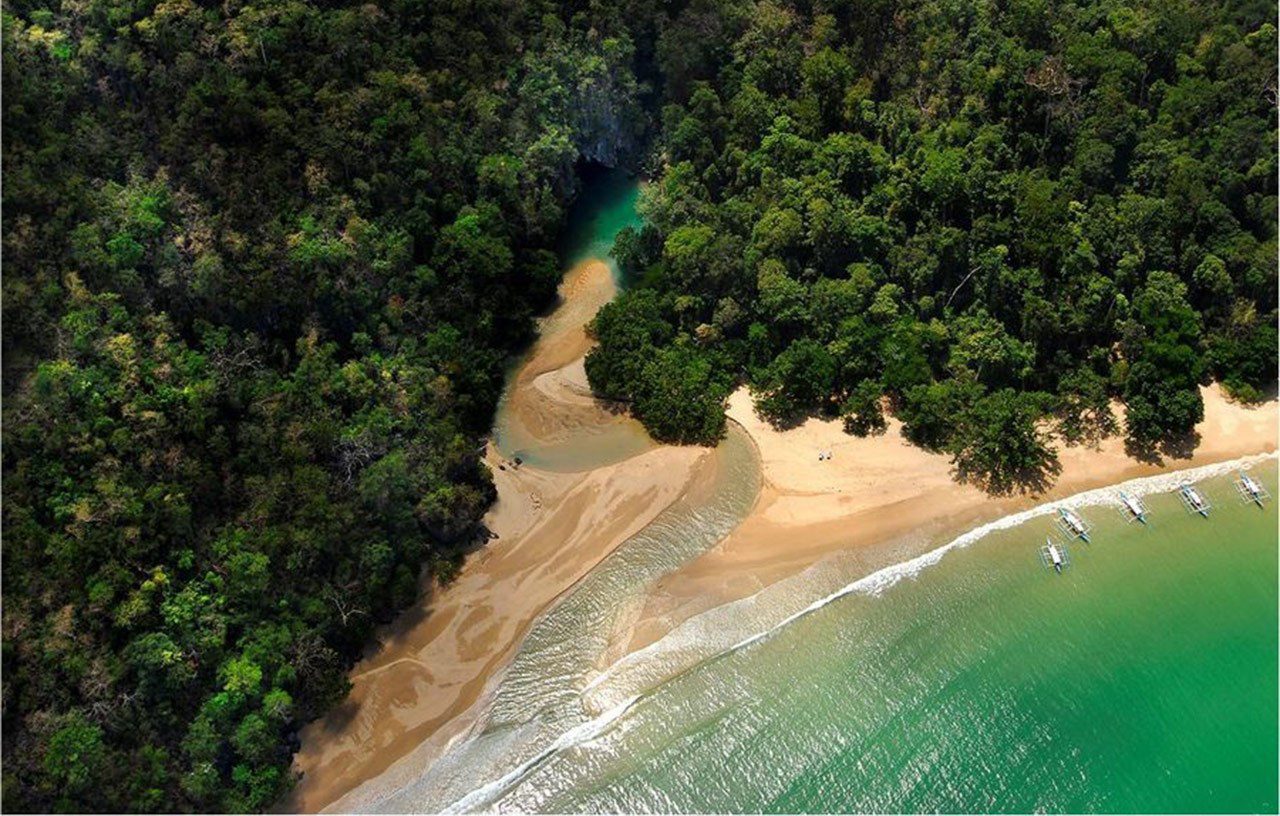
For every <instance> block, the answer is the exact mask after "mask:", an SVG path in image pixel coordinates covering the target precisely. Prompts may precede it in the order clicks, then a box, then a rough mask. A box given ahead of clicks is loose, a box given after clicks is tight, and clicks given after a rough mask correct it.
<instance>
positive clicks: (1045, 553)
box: [1040, 537, 1071, 575]
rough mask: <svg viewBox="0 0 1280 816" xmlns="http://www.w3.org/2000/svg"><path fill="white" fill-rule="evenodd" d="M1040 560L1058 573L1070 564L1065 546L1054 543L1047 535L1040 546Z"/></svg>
mask: <svg viewBox="0 0 1280 816" xmlns="http://www.w3.org/2000/svg"><path fill="white" fill-rule="evenodd" d="M1040 560H1041V561H1043V562H1044V565H1045V566H1046V567H1049V568H1051V569H1052V570H1053V571H1054V572H1056V573H1058V574H1059V575H1061V574H1062V571H1063V570H1064V569H1066V568H1067V567H1069V566H1070V565H1071V561H1070V557H1069V556H1068V555H1067V548H1066V546H1065V545H1062V544H1055V543H1054V542H1053V539H1052V538H1049V537H1046V538H1045V540H1044V546H1043V547H1041V548H1040Z"/></svg>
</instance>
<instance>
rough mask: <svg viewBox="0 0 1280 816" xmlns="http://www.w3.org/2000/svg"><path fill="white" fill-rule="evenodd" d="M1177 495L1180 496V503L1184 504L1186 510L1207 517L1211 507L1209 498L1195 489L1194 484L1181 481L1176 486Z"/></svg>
mask: <svg viewBox="0 0 1280 816" xmlns="http://www.w3.org/2000/svg"><path fill="white" fill-rule="evenodd" d="M1178 495H1179V496H1181V497H1182V503H1183V504H1184V505H1185V506H1186V508H1187V510H1189V511H1190V512H1192V513H1199V514H1200V515H1201V516H1204V517H1205V518H1209V510H1210V509H1211V508H1212V505H1210V504H1209V500H1208V499H1206V498H1205V496H1204V494H1203V493H1201V492H1200V491H1199V490H1196V488H1195V485H1193V484H1190V483H1189V482H1183V483H1182V484H1181V485H1180V486H1179V487H1178Z"/></svg>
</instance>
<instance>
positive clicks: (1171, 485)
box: [583, 453, 1277, 710]
mask: <svg viewBox="0 0 1280 816" xmlns="http://www.w3.org/2000/svg"><path fill="white" fill-rule="evenodd" d="M1275 458H1277V454H1276V453H1268V454H1258V455H1254V456H1248V457H1244V458H1241V459H1234V460H1231V461H1227V462H1218V463H1214V464H1209V465H1202V466H1199V467H1194V468H1187V469H1184V470H1177V471H1169V472H1167V473H1160V474H1156V475H1153V476H1144V477H1139V478H1135V479H1130V480H1128V481H1125V482H1121V483H1119V484H1115V485H1109V486H1106V487H1100V488H1094V489H1092V490H1086V491H1083V492H1081V493H1076V494H1074V495H1071V496H1068V497H1065V498H1061V499H1054V500H1052V501H1047V502H1044V503H1042V504H1038V505H1036V506H1035V507H1031V508H1028V509H1026V510H1023V511H1021V512H1018V513H1013V514H1011V515H1008V516H1004V517H1002V518H999V519H996V520H995V521H992V522H989V523H987V524H983V525H981V526H979V527H975V528H974V529H972V530H970V531H968V532H966V533H963V534H961V535H959V536H957V537H956V538H954V539H952V540H950V541H948V542H947V543H946V544H943V545H941V546H939V547H937V548H935V549H933V550H930V551H928V552H926V553H923V554H922V555H919V556H916V557H915V558H911V559H909V560H907V561H903V562H900V563H897V564H893V565H891V566H888V567H884V568H882V569H879V570H876V571H875V572H872V573H870V574H869V575H866V576H864V577H861V578H858V579H857V580H855V581H852V582H849V583H845V584H844V585H842V586H840V587H839V588H837V589H835V590H834V591H830V592H827V593H825V594H824V595H822V596H820V597H818V598H817V599H815V600H813V601H811V602H810V603H808V604H807V605H805V606H803V607H801V608H799V609H795V608H794V606H795V605H794V599H795V598H796V597H797V590H800V591H801V592H802V591H803V587H804V585H806V584H807V585H810V586H812V585H814V584H815V583H820V580H815V578H816V577H817V576H815V574H814V570H815V568H820V567H821V563H819V564H818V565H815V567H811V568H810V570H807V571H805V572H804V573H801V574H800V575H797V576H794V577H793V578H792V579H788V580H784V581H781V582H779V583H777V584H773V585H771V586H769V587H766V588H765V589H762V590H761V591H760V592H758V593H756V594H754V595H750V596H748V597H746V598H742V599H739V600H737V601H733V602H730V603H728V604H724V605H721V606H718V607H714V608H712V609H709V610H707V611H705V612H702V613H700V614H698V615H695V616H693V617H691V618H689V619H688V620H686V621H684V622H683V623H681V624H680V625H679V626H677V627H676V628H675V629H673V630H672V631H671V632H669V633H667V635H665V636H664V637H663V638H661V639H660V640H658V641H655V642H654V643H651V644H649V645H648V646H646V647H644V648H642V649H639V650H637V651H635V652H632V653H631V654H629V655H626V656H625V657H623V658H622V659H620V660H618V661H617V662H615V663H614V664H613V665H612V666H610V667H609V668H607V669H605V670H604V671H603V672H601V673H600V674H599V675H597V676H596V677H594V678H593V679H592V680H591V681H590V682H589V683H587V685H586V686H585V687H584V689H583V698H584V703H585V704H586V705H587V706H588V707H589V708H590V709H595V710H599V709H600V708H602V707H607V706H609V703H610V701H611V700H613V699H616V698H617V697H618V696H619V695H624V696H629V697H630V696H635V695H637V694H641V693H643V692H644V691H646V690H649V689H652V688H654V687H656V686H657V685H659V684H661V683H664V682H667V681H669V680H670V679H672V678H674V677H676V676H678V675H680V674H683V673H685V672H687V671H690V670H692V669H694V668H696V667H697V666H699V665H701V664H704V663H706V662H709V661H711V660H718V659H720V658H723V657H725V656H727V655H730V654H732V653H734V652H736V651H739V650H741V649H744V648H746V647H748V646H751V645H752V644H755V643H758V642H760V641H762V640H765V639H767V638H769V637H772V636H773V635H775V634H776V633H777V632H779V631H780V630H782V629H784V628H785V627H787V626H789V625H790V624H792V623H794V622H795V621H797V620H799V619H800V618H803V617H805V616H807V615H809V614H811V613H813V612H816V611H817V610H819V609H822V608H823V607H825V606H827V605H828V604H831V603H832V602H834V601H836V600H839V599H840V598H844V597H847V596H849V595H853V594H863V595H873V596H874V595H878V594H880V593H882V592H884V591H885V590H887V589H889V588H890V587H892V586H894V585H895V584H897V583H898V582H900V581H902V580H904V579H907V578H914V577H915V576H917V575H919V574H920V573H921V571H923V570H924V569H926V568H928V567H931V566H933V565H934V564H936V563H938V562H939V561H941V560H942V558H943V557H944V556H945V555H946V554H947V553H949V552H951V551H953V550H956V549H961V548H964V547H968V546H970V545H971V544H973V543H974V542H976V541H979V540H981V539H983V538H985V537H986V536H988V535H990V534H991V533H994V532H998V531H1001V530H1008V529H1010V528H1013V527H1017V526H1019V525H1021V524H1025V523H1026V522H1028V521H1030V520H1032V519H1035V518H1039V517H1041V516H1046V515H1050V514H1052V513H1054V512H1056V511H1057V509H1058V508H1059V507H1069V508H1073V509H1074V508H1084V507H1096V506H1100V505H1115V504H1116V503H1117V502H1118V494H1119V493H1120V491H1124V492H1127V493H1130V494H1133V495H1137V496H1149V495H1153V494H1157V493H1164V492H1169V491H1172V490H1176V489H1177V487H1178V486H1179V485H1181V484H1182V483H1183V482H1185V481H1197V480H1201V479H1208V478H1213V477H1215V476H1221V475H1224V474H1228V473H1232V472H1234V471H1236V470H1238V469H1241V468H1248V467H1251V466H1252V465H1254V464H1257V463H1260V462H1264V461H1267V460H1269V459H1275ZM778 596H780V597H778ZM788 601H792V602H791V603H788ZM762 607H763V608H764V609H762ZM788 608H790V609H792V610H793V611H790V612H787V611H786V610H787V609H788ZM761 612H763V613H764V614H760V613H761ZM753 613H755V614H753ZM769 613H773V614H772V615H770V614H769ZM744 630H748V631H744ZM726 636H731V637H726Z"/></svg>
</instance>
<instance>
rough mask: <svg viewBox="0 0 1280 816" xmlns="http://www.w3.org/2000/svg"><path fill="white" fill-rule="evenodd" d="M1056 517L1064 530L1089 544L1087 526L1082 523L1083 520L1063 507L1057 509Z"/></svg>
mask: <svg viewBox="0 0 1280 816" xmlns="http://www.w3.org/2000/svg"><path fill="white" fill-rule="evenodd" d="M1058 516H1059V520H1060V521H1061V522H1062V528H1063V529H1064V530H1066V531H1067V532H1068V533H1070V534H1071V535H1072V536H1073V537H1075V538H1079V539H1080V540H1081V541H1083V542H1085V543H1086V544H1088V543H1089V525H1087V524H1085V523H1084V519H1082V518H1080V517H1079V516H1077V515H1076V514H1075V513H1073V512H1071V511H1070V510H1068V509H1067V508H1065V507H1059V508H1058Z"/></svg>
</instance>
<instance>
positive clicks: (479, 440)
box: [2, 0, 650, 812]
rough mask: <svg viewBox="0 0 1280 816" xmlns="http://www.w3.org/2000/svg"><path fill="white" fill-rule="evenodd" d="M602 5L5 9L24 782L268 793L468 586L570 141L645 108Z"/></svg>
mask: <svg viewBox="0 0 1280 816" xmlns="http://www.w3.org/2000/svg"><path fill="white" fill-rule="evenodd" d="M620 15H621V10H620V9H616V8H609V7H604V6H597V5H596V4H589V3H570V4H565V3H558V2H554V3H553V2H523V1H521V0H480V1H479V2H465V3H464V2H457V3H452V2H451V3H419V2H389V3H382V4H373V3H343V2H339V3H327V4H316V3H309V2H300V1H299V0H278V1H277V0H267V1H266V2H232V3H229V4H213V5H210V4H201V3H193V2H190V1H189V0H163V2H154V1H153V0H141V1H140V2H123V3H122V2H115V1H114V0H112V1H111V2H108V1H107V0H88V1H87V2H77V3H71V2H61V1H60V0H15V1H14V2H6V3H5V7H4V11H3V38H4V39H3V53H4V66H3V82H4V88H3V92H4V121H3V125H4V127H3V130H4V145H3V171H4V190H3V192H4V201H3V208H4V233H3V260H4V281H3V285H4V291H3V308H4V314H3V320H4V349H3V351H4V354H3V359H4V370H3V378H4V380H3V381H4V421H3V433H4V438H3V444H4V473H3V489H4V501H3V512H4V542H3V547H4V573H3V595H4V612H3V661H4V687H3V716H4V723H3V734H4V745H3V750H4V759H5V761H4V766H3V788H2V790H3V804H4V807H5V809H6V810H9V811H14V812H19V811H106V812H138V811H140V812H147V811H160V812H164V811H252V810H262V809H265V808H268V807H269V806H271V804H272V803H273V802H275V801H276V800H277V799H278V798H279V797H280V796H281V794H282V793H284V792H285V791H287V790H288V788H289V786H290V784H291V782H292V778H291V773H290V770H289V766H290V761H291V757H292V754H293V751H294V749H295V748H296V744H297V738H296V733H297V730H298V728H299V727H300V726H301V725H302V724H304V723H305V722H307V721H308V720H310V719H312V718H314V717H316V716H318V715H320V714H322V713H324V712H325V711H326V710H328V709H329V708H331V707H332V706H334V705H335V704H337V703H339V702H340V701H341V700H342V699H343V697H344V696H345V694H346V691H347V688H348V683H347V680H346V672H347V670H348V668H349V667H350V665H351V664H352V662H353V661H354V660H355V659H356V657H357V656H358V655H359V654H360V652H361V650H362V649H363V648H364V647H365V646H366V645H367V644H368V643H369V641H370V639H371V637H372V633H373V631H374V627H375V626H376V625H377V624H379V623H381V622H384V621H387V620H388V619H389V618H390V617H391V616H392V615H393V614H394V613H395V612H396V611H397V610H399V609H402V608H404V607H405V606H406V605H407V604H409V603H411V602H412V601H413V600H414V598H415V597H416V595H417V592H418V588H419V585H420V580H421V579H422V577H423V574H424V572H425V574H426V575H427V576H434V577H436V578H438V579H441V580H445V579H447V578H448V577H449V575H450V574H451V573H452V572H453V571H454V570H456V568H457V566H458V564H459V563H460V559H461V552H462V551H463V548H464V547H465V546H466V545H467V544H468V543H469V541H470V540H471V538H472V536H473V535H474V534H475V532H476V526H477V524H478V523H479V520H480V518H481V516H482V515H483V513H484V512H485V510H486V509H487V507H488V505H489V504H490V503H491V501H492V499H493V496H494V490H493V486H492V482H491V478H490V474H489V473H488V471H487V469H486V467H485V466H484V464H483V463H482V462H481V461H480V458H479V452H480V450H481V449H482V447H483V437H484V435H485V434H486V433H487V431H488V428H489V423H490V419H491V416H492V413H493V409H494V405H495V401H496V399H497V397H498V393H499V389H500V387H501V384H502V375H503V371H504V366H505V364H506V361H507V359H508V358H509V356H510V355H511V354H513V353H514V352H516V351H518V350H519V349H520V348H522V347H523V346H524V345H525V344H527V342H528V340H529V338H530V336H531V331H532V324H531V315H532V314H534V313H535V312H536V311H538V310H540V309H542V308H545V307H546V306H547V305H548V303H549V302H550V299H551V297H552V296H553V294H554V291H555V285H556V283H557V281H558V277H559V263H558V260H557V257H556V255H555V252H554V248H555V245H556V241H557V237H558V233H559V230H560V228H561V224H562V222H563V219H564V213H565V209H566V206H567V205H568V204H569V203H570V201H571V200H572V198H573V196H574V194H575V190H576V186H577V183H578V182H577V179H576V176H575V172H574V167H575V163H576V162H578V161H580V160H584V159H585V160H593V161H599V162H605V163H616V162H618V161H620V160H622V159H624V158H625V157H626V156H628V155H630V154H633V153H634V152H635V151H636V149H637V146H638V145H639V144H640V143H641V141H642V139H643V137H644V131H645V129H646V128H647V127H648V124H647V119H646V118H645V117H644V115H643V108H642V104H643V103H644V101H645V99H646V97H647V95H648V94H649V93H650V92H649V91H648V90H647V89H646V88H645V87H642V86H641V84H640V83H638V82H637V80H636V79H635V76H634V71H633V65H634V64H635V63H636V61H637V59H639V58H640V57H638V56H637V54H636V44H635V42H634V41H633V40H632V39H631V37H630V34H629V33H628V30H627V28H626V26H625V25H623V22H622V18H621V16H620Z"/></svg>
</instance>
